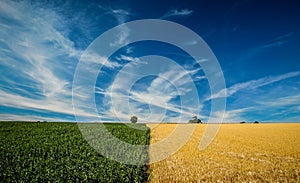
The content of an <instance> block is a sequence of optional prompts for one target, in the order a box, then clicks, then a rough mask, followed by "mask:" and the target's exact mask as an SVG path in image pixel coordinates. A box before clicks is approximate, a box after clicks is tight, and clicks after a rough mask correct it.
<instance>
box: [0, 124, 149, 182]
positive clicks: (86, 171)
mask: <svg viewBox="0 0 300 183" xmlns="http://www.w3.org/2000/svg"><path fill="white" fill-rule="evenodd" d="M136 125H139V126H142V127H143V128H146V130H139V129H133V128H129V127H127V126H126V125H124V124H105V127H106V128H107V129H108V131H110V132H111V133H112V134H113V135H114V136H115V137H117V138H119V139H120V140H122V141H125V142H128V143H131V144H149V139H150V130H149V129H148V128H147V127H146V126H145V125H143V124H136ZM97 138H101V135H100V136H97ZM0 140H1V146H0V159H1V161H0V180H1V182H145V181H147V179H148V174H147V173H146V171H147V168H146V166H144V165H140V166H136V165H126V164H122V163H118V162H116V161H113V160H110V159H107V158H105V157H103V156H102V155H101V154H99V153H98V152H97V151H96V150H94V148H93V147H91V146H90V145H89V144H88V143H87V141H86V140H85V139H84V137H83V136H82V134H81V132H80V130H79V128H78V126H77V124H75V123H48V122H47V123H42V122H39V123H29V122H0ZM139 158H141V161H146V160H147V153H145V154H143V155H141V156H140V157H139Z"/></svg>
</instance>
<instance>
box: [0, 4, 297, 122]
mask: <svg viewBox="0 0 300 183" xmlns="http://www.w3.org/2000/svg"><path fill="white" fill-rule="evenodd" d="M299 9H300V3H299V2H298V1H292V0H288V1H283V0H279V1H267V0H262V1H255V0H244V1H215V0H213V1H198V2H193V1H149V2H148V1H147V2H146V1H145V2H144V1H89V2H87V1H76V0H74V1H71V0H70V1H54V2H51V3H49V2H48V1H39V0H37V1H11V0H3V1H0V73H1V75H0V120H33V121H36V120H47V121H75V120H76V119H75V116H74V111H73V106H72V82H73V77H74V73H75V70H76V66H77V64H78V62H79V60H80V56H81V55H82V54H83V52H84V51H85V50H86V49H87V48H88V46H89V45H90V44H91V43H92V42H93V41H94V40H95V39H96V38H97V37H98V36H100V35H101V34H102V33H104V32H105V31H107V30H109V29H111V28H113V27H115V26H117V25H120V24H123V23H126V22H129V21H133V20H140V19H163V20H168V21H173V22H176V23H179V24H182V25H184V26H186V27H188V28H190V29H191V30H193V31H194V32H196V33H197V34H198V35H199V36H201V37H202V38H203V39H204V41H206V43H207V44H208V46H209V47H210V48H211V50H212V51H213V52H214V54H215V56H216V57H217V59H218V61H219V63H220V65H221V68H222V71H223V74H224V78H225V81H226V87H227V92H226V96H225V97H227V105H226V114H225V116H224V122H239V121H255V120H258V121H264V122H299V121H300V62H299V58H300V51H299V50H300V23H299V22H300V21H299V18H300V11H299ZM128 34H130V30H128V29H123V30H120V35H118V36H119V37H118V41H119V42H123V43H126V42H127V41H128V40H127V36H128ZM116 44H118V42H116ZM184 44H194V42H193V40H191V41H190V42H186V43H184ZM147 55H160V56H164V57H167V58H169V59H171V60H174V61H175V62H176V63H178V64H179V65H181V66H182V68H184V69H185V70H186V71H187V72H188V76H189V77H191V78H192V79H193V80H194V82H195V85H196V86H197V89H198V95H199V101H200V104H199V106H198V107H199V108H198V109H199V110H200V113H199V114H197V115H198V116H200V118H201V119H202V120H203V121H206V120H208V116H209V115H210V110H211V100H212V99H216V98H220V97H224V91H220V92H219V93H217V94H215V95H211V93H210V87H209V85H208V81H207V78H206V76H205V74H204V72H203V70H202V69H201V68H199V65H197V64H196V62H195V60H193V59H192V58H191V57H190V56H189V55H187V53H186V52H184V51H183V50H180V49H179V48H177V47H175V46H174V45H169V44H166V43H161V42H155V41H144V42H138V43H133V44H129V45H128V46H126V47H123V48H121V49H119V50H118V51H117V52H116V53H114V54H113V55H112V56H111V57H110V58H98V59H104V60H105V59H107V60H109V62H107V63H106V65H105V67H103V69H102V70H101V72H100V74H99V76H98V79H97V81H96V86H95V99H96V106H97V110H98V114H99V116H100V118H101V120H103V121H128V120H129V119H130V116H131V115H132V114H135V115H137V116H138V117H139V118H140V121H176V117H178V115H179V113H180V111H179V107H178V106H179V105H180V99H181V97H182V96H183V95H188V93H189V87H188V86H187V85H185V82H186V77H187V75H185V74H182V73H181V72H180V70H178V68H168V71H165V70H163V68H162V72H161V73H159V75H158V76H149V77H145V78H141V79H140V80H138V81H137V82H136V83H135V85H134V86H132V88H131V91H130V96H125V95H124V93H122V92H119V91H115V90H112V84H113V82H114V79H115V77H116V76H117V74H118V73H119V71H120V69H121V68H123V67H124V66H125V65H126V64H129V63H134V62H141V60H140V59H139V58H140V57H142V56H147ZM205 59H206V58H204V60H202V61H206V60H205ZM157 67H159V66H157ZM87 75H88V73H87ZM128 77H129V76H128ZM163 78H168V80H165V79H163ZM125 79H126V78H125ZM125 79H124V82H123V83H120V84H119V85H118V87H119V89H120V91H122V89H124V87H126V80H125ZM172 83H176V84H177V86H179V87H174V86H173V85H172ZM112 95H114V96H117V97H118V111H114V109H113V108H112V104H111V96H112ZM73 97H74V96H73ZM122 97H129V98H130V101H131V102H130V104H128V103H127V102H123V100H122ZM150 100H151V101H150ZM149 101H150V102H149ZM166 104H167V105H166ZM190 104H191V105H190V106H188V107H186V108H184V109H183V111H184V115H183V117H184V118H183V119H181V120H182V121H187V120H189V119H191V118H192V116H193V115H194V114H195V111H197V110H195V109H194V108H193V99H191V102H190ZM82 105H87V106H88V105H90V104H89V103H85V101H82ZM128 105H130V110H128ZM162 110H165V111H166V113H165V116H164V117H163V118H162V117H161V116H160V115H155V114H156V112H157V113H159V112H161V111H162ZM116 112H117V113H118V116H119V118H116ZM151 112H152V113H153V114H152V115H150V113H151ZM77 115H79V116H81V118H80V119H84V121H89V119H91V118H90V117H93V116H92V114H91V112H90V111H89V110H82V111H78V112H77ZM215 115H218V114H215Z"/></svg>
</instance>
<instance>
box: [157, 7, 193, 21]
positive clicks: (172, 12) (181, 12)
mask: <svg viewBox="0 0 300 183" xmlns="http://www.w3.org/2000/svg"><path fill="white" fill-rule="evenodd" d="M192 13H193V10H189V9H181V10H177V9H172V10H169V11H168V12H167V13H165V14H164V15H163V16H161V17H160V19H167V18H170V17H178V16H188V15H191V14H192Z"/></svg>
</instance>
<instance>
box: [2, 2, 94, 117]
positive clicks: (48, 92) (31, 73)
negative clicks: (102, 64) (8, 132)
mask: <svg viewBox="0 0 300 183" xmlns="http://www.w3.org/2000/svg"><path fill="white" fill-rule="evenodd" d="M0 9H1V10H0V16H1V17H2V18H4V19H6V20H7V21H4V22H6V23H4V22H1V24H2V25H3V24H4V25H5V26H1V27H2V28H1V30H0V35H1V36H0V37H1V43H2V44H3V45H5V46H6V51H5V52H2V51H1V52H0V55H1V67H2V69H3V70H5V71H7V72H5V74H2V75H1V76H0V77H1V81H2V82H1V83H0V85H3V87H2V86H1V88H2V89H0V103H1V105H2V106H6V107H11V108H19V109H26V110H32V112H33V114H32V119H34V120H35V119H37V116H36V114H37V113H38V111H39V110H43V111H48V112H51V113H53V112H54V113H59V114H67V115H71V116H72V115H74V112H73V107H72V92H71V83H72V76H73V73H72V70H74V68H75V66H76V63H77V61H78V59H79V56H80V55H81V53H82V50H80V49H78V48H76V47H75V46H74V42H73V41H72V40H70V39H69V38H68V37H67V35H66V34H65V32H62V31H60V30H59V27H60V25H61V20H62V18H61V17H60V16H59V15H58V14H56V13H55V12H54V11H52V10H51V9H40V8H38V7H35V6H34V5H33V4H31V3H28V2H27V1H20V2H14V1H1V2H0ZM2 10H3V11H2ZM78 114H79V115H82V116H90V113H89V112H88V111H78ZM22 116H23V115H22ZM1 118H3V119H12V118H15V119H18V118H17V115H12V114H1ZM45 118H47V117H45ZM24 119H25V118H24ZM26 119H30V115H29V116H27V117H26ZM38 119H40V118H38ZM51 119H52V118H51ZM56 119H57V120H60V119H59V117H58V118H56ZM53 120H55V119H54V118H53Z"/></svg>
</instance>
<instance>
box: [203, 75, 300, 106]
mask: <svg viewBox="0 0 300 183" xmlns="http://www.w3.org/2000/svg"><path fill="white" fill-rule="evenodd" d="M299 75H300V71H295V72H289V73H286V74H282V75H278V76H269V77H263V78H260V79H257V80H251V81H247V82H243V83H237V84H234V85H233V86H231V87H229V88H227V89H224V90H221V91H220V92H218V93H217V94H215V95H212V96H211V97H210V98H208V99H207V100H209V99H213V98H220V97H230V96H232V95H233V94H235V93H237V92H239V91H241V90H245V89H247V90H253V89H256V88H259V87H262V86H265V85H269V84H272V83H275V82H278V81H281V80H284V79H288V78H291V77H296V76H299Z"/></svg>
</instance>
